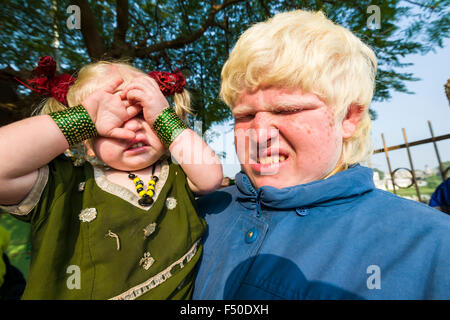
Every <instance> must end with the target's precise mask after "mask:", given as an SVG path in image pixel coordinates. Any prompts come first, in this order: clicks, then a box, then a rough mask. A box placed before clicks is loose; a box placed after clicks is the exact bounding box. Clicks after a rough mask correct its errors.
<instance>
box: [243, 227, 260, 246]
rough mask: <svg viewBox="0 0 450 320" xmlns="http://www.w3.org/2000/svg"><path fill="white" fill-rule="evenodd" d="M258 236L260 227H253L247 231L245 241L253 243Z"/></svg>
mask: <svg viewBox="0 0 450 320" xmlns="http://www.w3.org/2000/svg"><path fill="white" fill-rule="evenodd" d="M256 238H258V229H256V228H251V229H250V230H248V231H247V234H246V235H245V242H247V243H252V242H254V241H255V240H256Z"/></svg>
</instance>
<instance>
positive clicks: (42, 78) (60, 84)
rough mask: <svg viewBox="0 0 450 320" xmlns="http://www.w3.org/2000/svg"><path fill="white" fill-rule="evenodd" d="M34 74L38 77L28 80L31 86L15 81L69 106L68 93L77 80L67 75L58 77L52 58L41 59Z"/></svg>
mask: <svg viewBox="0 0 450 320" xmlns="http://www.w3.org/2000/svg"><path fill="white" fill-rule="evenodd" d="M33 72H34V73H35V74H36V77H34V78H33V79H30V80H27V81H28V83H29V84H30V86H28V85H26V84H25V83H23V82H22V81H20V80H19V79H17V78H14V79H16V80H17V81H18V82H20V83H21V84H23V85H24V86H26V87H27V88H29V89H31V90H33V91H35V92H37V93H38V94H40V95H42V96H51V97H53V98H55V99H56V100H58V101H59V102H60V103H62V104H64V105H66V106H67V92H68V91H69V88H70V87H71V86H72V85H73V84H74V82H75V80H76V79H75V78H74V77H72V76H71V75H70V74H67V73H65V74H62V75H59V76H56V61H55V60H54V59H53V58H52V57H50V56H44V57H41V58H40V59H39V63H38V66H37V67H36V68H35V69H34V70H33Z"/></svg>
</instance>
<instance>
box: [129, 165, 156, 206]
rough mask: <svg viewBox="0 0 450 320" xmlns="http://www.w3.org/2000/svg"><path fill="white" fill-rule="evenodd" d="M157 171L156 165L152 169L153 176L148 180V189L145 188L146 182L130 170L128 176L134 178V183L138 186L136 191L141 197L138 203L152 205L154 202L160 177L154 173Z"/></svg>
mask: <svg viewBox="0 0 450 320" xmlns="http://www.w3.org/2000/svg"><path fill="white" fill-rule="evenodd" d="M154 173H155V165H154V166H153V170H152V178H151V179H150V181H149V182H148V187H147V190H144V182H143V181H142V180H141V178H139V177H138V176H136V175H135V174H134V173H131V172H128V178H130V179H131V180H133V183H134V185H135V186H136V192H137V194H138V195H139V197H140V199H139V200H138V203H139V204H140V205H141V206H145V207H147V206H150V205H151V204H152V203H153V196H154V194H155V186H156V183H157V182H158V180H159V178H158V177H157V176H155V175H154Z"/></svg>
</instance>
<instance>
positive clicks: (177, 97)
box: [173, 89, 193, 121]
mask: <svg viewBox="0 0 450 320" xmlns="http://www.w3.org/2000/svg"><path fill="white" fill-rule="evenodd" d="M173 104H174V105H173V108H174V109H175V112H176V114H177V115H178V116H179V117H180V118H181V119H182V120H183V121H186V118H187V115H188V114H193V113H192V109H191V95H190V93H189V91H187V90H186V89H183V92H182V93H175V94H174V96H173Z"/></svg>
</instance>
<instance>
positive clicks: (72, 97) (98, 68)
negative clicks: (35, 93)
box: [39, 61, 192, 120]
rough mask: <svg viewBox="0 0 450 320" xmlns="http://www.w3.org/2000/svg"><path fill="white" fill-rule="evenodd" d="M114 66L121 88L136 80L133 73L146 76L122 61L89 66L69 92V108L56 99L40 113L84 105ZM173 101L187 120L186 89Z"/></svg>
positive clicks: (103, 62) (181, 116)
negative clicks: (120, 81)
mask: <svg viewBox="0 0 450 320" xmlns="http://www.w3.org/2000/svg"><path fill="white" fill-rule="evenodd" d="M113 66H114V67H116V68H117V69H116V70H117V71H118V72H119V74H120V76H121V77H122V78H123V80H124V83H123V84H122V85H121V87H123V86H124V85H125V84H126V83H128V82H129V81H131V80H132V79H133V78H134V76H133V73H138V74H142V75H145V74H146V73H144V72H143V71H142V70H139V69H137V68H135V67H133V66H131V65H130V64H127V63H125V62H121V61H113V62H111V61H99V62H95V63H91V64H88V65H86V66H84V67H83V68H81V69H80V71H79V72H78V75H77V80H76V81H75V83H74V84H73V85H72V86H71V87H70V89H69V91H68V92H67V103H68V106H65V105H63V104H61V103H60V102H58V101H57V100H56V99H54V98H49V99H47V100H45V101H44V102H43V103H42V105H41V106H40V112H39V113H40V114H49V113H52V112H56V111H62V110H64V109H66V108H68V107H69V108H71V107H74V106H77V105H80V104H82V102H83V100H84V99H86V98H87V97H88V96H89V95H90V94H91V93H92V92H94V91H95V90H97V89H100V88H101V87H103V86H104V85H105V83H106V82H107V79H108V77H109V76H110V75H109V73H110V72H111V67H113ZM119 88H120V87H119ZM173 100H174V109H175V112H176V113H177V115H178V116H179V117H180V118H181V119H183V120H186V117H187V114H188V113H192V112H191V109H190V103H191V99H190V94H189V92H188V91H187V90H186V89H184V90H183V92H182V93H175V95H174V98H173Z"/></svg>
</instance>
